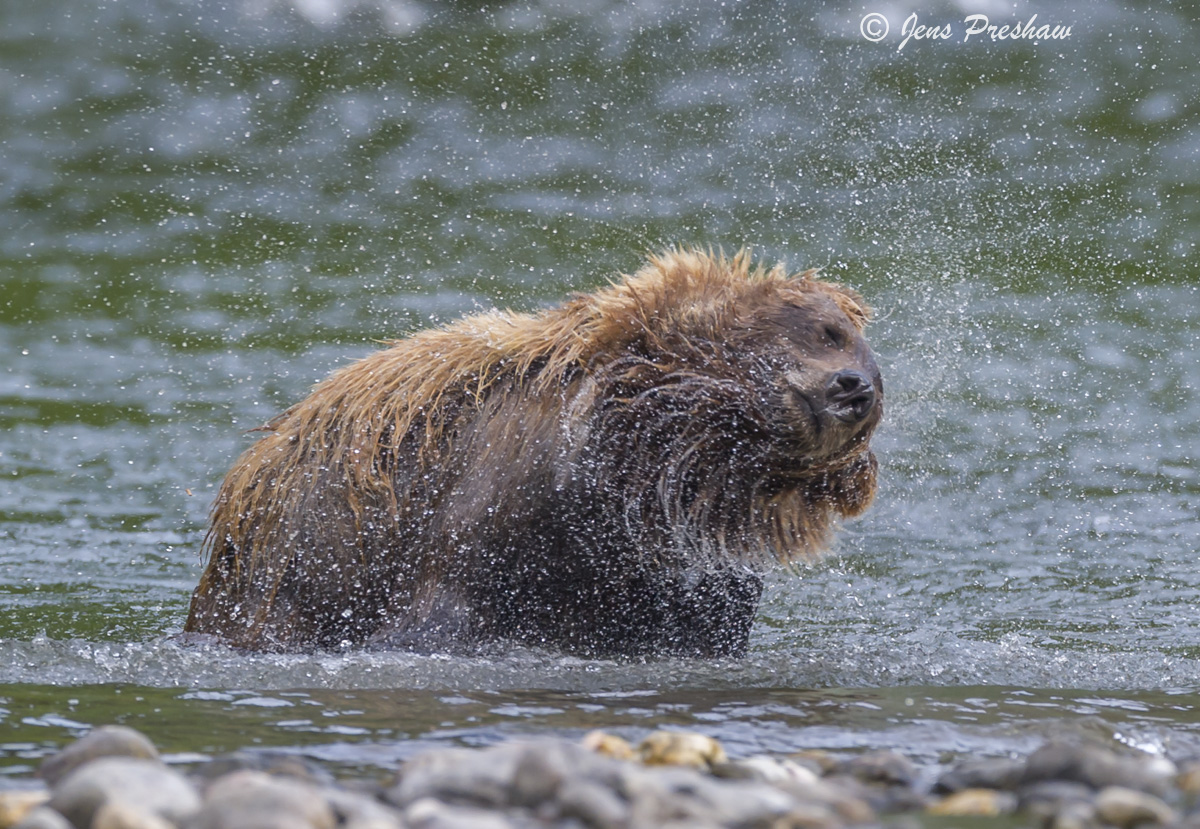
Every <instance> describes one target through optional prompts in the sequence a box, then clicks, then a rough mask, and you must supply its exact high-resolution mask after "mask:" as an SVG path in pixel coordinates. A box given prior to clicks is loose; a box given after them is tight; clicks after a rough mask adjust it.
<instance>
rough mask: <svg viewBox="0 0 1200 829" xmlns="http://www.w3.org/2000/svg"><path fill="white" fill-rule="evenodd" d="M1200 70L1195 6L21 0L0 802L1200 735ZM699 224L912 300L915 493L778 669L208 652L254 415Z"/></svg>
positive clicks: (16, 37)
mask: <svg viewBox="0 0 1200 829" xmlns="http://www.w3.org/2000/svg"><path fill="white" fill-rule="evenodd" d="M866 12H879V13H882V14H884V15H885V16H886V17H887V19H888V21H889V23H890V25H891V31H890V33H889V34H888V35H887V36H886V37H885V38H884V39H883V40H881V41H879V42H871V41H869V40H867V39H866V38H864V37H863V35H862V33H861V30H860V21H861V20H862V17H863V15H864V14H865V13H866ZM914 12H915V13H918V15H919V16H918V18H917V22H918V23H919V24H921V25H927V26H936V27H938V28H939V29H945V30H948V31H949V32H950V34H951V35H952V36H951V37H950V38H945V39H943V38H936V39H917V38H911V39H909V40H908V41H907V42H905V43H904V45H903V48H899V47H900V45H901V42H902V38H903V33H902V29H904V28H911V24H905V18H906V17H908V16H909V15H910V14H912V13H914ZM976 14H986V15H988V16H989V19H990V22H992V23H993V24H997V25H999V24H1012V23H1021V24H1024V23H1025V22H1026V21H1028V20H1029V19H1030V18H1031V17H1032V16H1033V15H1035V14H1036V15H1037V20H1036V25H1042V24H1043V23H1045V24H1049V25H1052V26H1053V25H1058V26H1070V29H1071V32H1070V36H1069V37H1068V38H1065V39H1058V40H1049V39H1047V40H1043V41H1040V42H1031V41H1029V40H1011V39H998V40H992V39H990V38H989V37H988V36H987V34H986V33H984V34H981V35H978V36H972V37H971V38H970V39H968V40H966V42H964V37H965V30H966V28H967V24H966V22H965V19H966V17H968V16H969V15H976ZM1198 46H1200V25H1198V24H1197V21H1196V19H1195V16H1194V15H1192V14H1191V13H1190V12H1188V11H1187V10H1186V8H1185V6H1184V4H1178V5H1173V4H1169V3H1159V4H1155V5H1154V6H1153V8H1152V9H1151V8H1148V7H1147V4H1140V3H1139V4H1133V3H1130V4H1124V3H1119V2H1108V3H1099V4H1089V5H1088V7H1087V9H1086V11H1083V10H1078V11H1071V10H1064V8H1063V7H1061V6H1048V5H1047V6H1037V5H1032V4H1025V3H1017V4H1016V5H1015V6H1013V5H1012V4H1006V3H997V2H994V0H978V2H974V0H971V2H967V0H963V2H961V3H944V2H936V0H935V2H930V3H928V4H926V5H921V6H919V7H917V6H914V7H911V8H909V7H904V6H901V5H896V4H879V5H878V7H874V6H870V5H869V4H868V6H859V5H857V4H839V3H828V4H800V3H787V2H747V3H739V4H724V5H721V4H716V3H711V4H710V3H683V4H680V3H661V2H644V3H630V4H624V3H612V4H609V3H603V2H601V3H572V2H550V0H546V2H544V3H537V2H514V3H487V4H473V3H435V2H417V1H416V0H364V2H358V3H356V2H352V1H351V0H303V1H302V0H295V2H294V4H292V3H288V2H284V0H274V1H273V0H219V2H218V1H217V0H212V1H206V2H196V3H193V2H182V0H124V1H123V2H103V0H101V1H100V2H96V3H91V4H78V3H72V2H68V0H43V1H42V2H38V3H16V2H9V3H3V4H0V228H2V230H3V233H2V234H0V354H2V355H3V359H2V361H0V774H2V775H7V776H8V777H9V778H15V777H20V776H22V775H26V774H28V773H29V772H30V770H31V769H32V768H34V767H35V766H36V765H37V763H38V762H39V760H40V758H41V757H42V756H44V755H45V754H46V753H47V752H49V751H52V750H53V749H54V748H55V747H57V746H60V745H62V744H63V743H64V742H65V741H67V740H69V739H71V738H72V737H73V736H77V735H78V734H79V733H81V732H82V731H84V730H85V729H86V728H87V727H89V726H91V725H96V724H101V723H108V722H124V723H127V724H130V725H133V726H135V727H138V728H141V729H142V730H144V731H145V732H146V733H147V734H149V735H150V736H151V738H152V739H154V740H155V741H156V742H157V743H158V744H159V745H160V747H162V748H163V750H164V751H166V752H168V753H170V754H172V755H174V756H175V757H177V758H187V757H190V756H192V753H193V752H198V751H225V750H233V749H237V748H244V747H260V748H267V747H274V748H279V749H283V750H287V751H293V752H301V753H304V754H305V755H307V756H309V757H312V758H314V759H315V760H318V761H320V762H323V763H327V764H329V765H330V766H332V767H335V768H353V769H372V768H377V767H382V766H390V765H394V764H395V762H397V760H399V759H401V758H403V757H406V756H409V755H411V754H412V753H413V752H415V751H417V750H419V749H421V748H424V747H427V746H429V745H436V744H465V745H476V744H486V743H490V742H494V741H496V740H500V739H505V738H508V737H512V736H515V735H529V734H563V735H575V734H579V733H582V731H584V730H586V729H589V728H592V727H596V726H602V727H605V728H610V729H612V730H615V731H617V732H618V733H622V734H625V735H626V736H629V737H632V738H636V737H638V736H640V735H641V734H644V733H645V732H646V731H647V730H649V729H651V728H655V727H660V726H669V727H685V728H690V729H696V730H700V731H704V732H706V733H709V734H712V735H714V736H716V737H718V738H720V739H721V740H723V741H724V742H725V743H726V745H727V747H728V748H729V750H730V751H731V753H733V754H749V753H753V752H755V751H764V750H765V751H790V750H796V749H799V748H812V747H819V748H828V749H834V750H857V749H862V748H871V747H890V748H897V749H899V750H901V751H904V752H905V753H908V754H909V755H911V756H913V757H914V758H916V759H918V760H919V761H920V762H922V763H924V764H926V765H929V764H933V763H936V762H939V761H941V760H944V759H945V758H946V757H948V756H953V755H955V754H960V753H975V754H1005V753H1010V752H1022V751H1028V750H1031V749H1032V748H1033V747H1035V746H1036V745H1037V744H1038V743H1039V742H1040V741H1041V740H1043V739H1045V738H1046V737H1047V736H1049V735H1051V734H1055V733H1061V732H1064V731H1065V732H1085V733H1094V734H1098V735H1102V736H1104V737H1106V738H1108V739H1111V740H1116V741H1119V742H1122V743H1126V744H1129V745H1134V746H1139V747H1142V748H1145V749H1147V750H1151V751H1156V752H1162V753H1165V754H1166V755H1167V756H1171V757H1184V756H1193V755H1200V696H1198V695H1197V692H1200V608H1198V607H1197V604H1198V599H1200V563H1198V562H1197V555H1196V553H1197V549H1198V547H1200V468H1198V466H1197V452H1198V450H1200V393H1198V389H1200V361H1198V360H1197V358H1196V355H1197V350H1198V345H1200V342H1198V341H1200V313H1198V311H1200V296H1198V295H1197V290H1196V284H1197V282H1198V281H1200V268H1198V266H1197V250H1196V242H1197V240H1198V239H1200V110H1198V109H1197V104H1196V96H1195V91H1194V90H1195V72H1196V58H1195V55H1196V50H1197V47H1198ZM678 242H682V243H695V244H702V245H709V244H711V245H714V246H718V245H719V246H722V247H724V248H725V249H726V250H734V249H737V248H738V247H740V246H742V245H751V246H753V248H754V250H755V251H756V253H757V255H758V256H759V257H760V258H763V259H767V260H784V261H786V262H788V263H789V264H790V265H791V266H793V267H795V268H801V267H807V266H818V267H821V268H823V269H824V273H825V275H826V276H827V277H829V278H833V279H836V280H839V281H844V282H846V283H849V284H851V285H853V286H855V287H857V288H858V289H859V290H861V291H862V292H863V293H864V294H865V295H866V296H867V297H868V298H869V299H870V301H871V302H872V304H873V305H874V306H875V307H876V309H877V311H878V318H877V321H876V322H875V324H874V325H873V327H872V329H871V332H870V334H871V340H872V342H873V344H874V346H875V349H876V351H877V353H878V355H879V359H880V364H881V366H882V368H883V372H884V376H885V382H886V384H887V388H888V412H887V419H886V421H885V423H884V425H883V426H882V428H881V429H880V431H879V433H878V438H877V440H876V447H877V454H878V455H879V458H880V461H881V464H882V467H883V473H882V485H881V490H880V494H879V498H878V500H877V503H876V506H875V507H874V509H873V510H872V511H871V512H870V513H868V514H867V516H865V517H864V518H863V519H861V520H859V521H856V522H854V523H853V524H851V525H849V526H847V527H846V529H845V531H844V532H843V533H842V534H841V536H840V538H839V540H838V542H837V544H836V546H835V548H834V549H833V550H832V551H831V552H830V554H829V555H828V556H827V557H826V558H825V559H824V560H823V561H822V562H821V563H819V564H818V565H816V566H814V567H812V568H809V569H805V570H801V571H799V572H796V573H780V574H774V575H773V576H772V578H771V583H770V586H769V590H768V595H767V598H766V601H765V603H764V606H763V608H762V611H761V614H760V617H759V620H758V622H757V624H756V626H755V631H754V635H753V639H752V647H751V650H750V653H749V654H748V655H747V656H746V657H745V658H744V659H739V660H725V661H718V662H703V661H688V660H684V661H678V660H666V661H654V660H651V661H648V662H636V663H625V662H610V661H588V660H579V659H571V658H564V657H561V656H558V655H554V654H549V653H538V652H529V651H517V652H498V653H495V654H491V655H488V656H481V657H478V658H473V659H464V658H448V657H438V656H413V655H409V654H403V653H349V654H338V655H334V654H326V655H316V656H311V655H310V656H246V655H239V654H235V653H232V652H229V651H226V650H222V649H219V648H186V647H181V646H180V645H178V644H177V643H176V642H175V641H174V640H173V639H172V638H171V636H172V634H173V633H176V632H178V631H179V629H180V627H181V625H182V622H183V619H184V615H185V612H186V606H187V601H188V597H189V594H190V591H191V589H192V588H193V586H194V585H195V583H196V580H197V578H198V575H199V571H200V562H199V558H198V554H199V547H200V541H201V538H202V535H203V529H204V523H205V516H206V512H207V510H208V507H209V505H210V503H211V499H212V496H213V493H214V491H215V487H216V486H217V485H218V484H219V482H220V479H221V477H222V475H223V474H224V472H225V470H226V469H227V468H228V466H229V464H230V463H231V462H232V460H233V458H234V457H235V456H236V455H237V453H238V452H239V451H240V450H241V448H243V447H244V446H245V445H247V443H248V441H249V440H250V439H251V438H250V437H248V436H247V435H246V434H245V431H246V430H247V429H250V428H253V427H254V426H256V425H258V424H260V423H262V422H264V421H265V420H267V419H268V418H270V417H271V416H272V415H273V414H274V413H276V412H278V411H280V410H281V409H283V408H284V407H286V406H287V405H288V404H289V403H291V402H293V401H295V400H297V399H298V398H299V397H301V396H302V395H303V394H304V393H305V390H306V389H307V388H308V387H309V386H310V385H311V384H312V383H313V382H315V381H316V380H318V379H319V378H321V377H322V376H324V375H325V374H326V373H328V372H329V371H330V370H332V369H333V368H335V367H337V366H339V365H342V364H344V363H345V362H346V361H347V360H349V359H352V358H355V357H358V356H361V355H363V354H365V353H367V352H368V351H369V350H371V349H372V348H374V347H375V346H376V343H377V341H378V340H380V339H383V338H387V337H395V336H400V335H403V334H405V333H408V332H411V331H414V330H417V329H418V328H420V327H423V326H426V325H429V324H434V323H437V322H440V321H445V320H449V319H453V318H454V317H456V316H457V315H459V314H462V313H467V312H471V311H473V310H476V309H480V308H488V307H493V306H505V307H513V308H518V309H535V308H538V307H542V306H545V305H547V304H549V303H553V302H556V301H559V300H561V299H562V298H564V297H565V296H567V295H569V294H570V293H571V292H572V291H578V290H589V289H592V288H595V287H597V286H599V285H602V284H604V281H605V280H606V279H607V278H608V277H609V276H611V275H612V274H614V273H617V272H622V271H625V272H627V271H630V270H632V269H635V268H636V267H637V266H638V263H639V260H640V257H641V255H642V253H643V252H644V251H646V250H652V249H657V248H661V247H664V246H666V245H669V244H673V243H678ZM0 785H3V782H2V778H0Z"/></svg>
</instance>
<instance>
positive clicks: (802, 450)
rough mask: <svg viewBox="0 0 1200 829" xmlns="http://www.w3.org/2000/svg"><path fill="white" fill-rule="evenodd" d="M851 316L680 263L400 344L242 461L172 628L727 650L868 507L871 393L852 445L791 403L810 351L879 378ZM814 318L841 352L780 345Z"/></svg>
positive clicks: (335, 638) (811, 296)
mask: <svg viewBox="0 0 1200 829" xmlns="http://www.w3.org/2000/svg"><path fill="white" fill-rule="evenodd" d="M869 314H870V311H869V309H868V308H867V306H866V304H865V303H864V302H863V301H862V299H861V297H859V295H858V294H856V293H855V292H853V291H851V290H848V289H846V288H843V287H840V286H838V285H834V284H832V283H828V282H824V281H822V280H819V279H817V278H816V277H815V272H813V271H807V272H804V273H802V274H798V275H794V276H793V275H789V274H788V273H787V272H786V271H785V270H784V269H782V268H781V267H775V268H771V269H764V268H761V267H757V268H756V267H752V266H751V263H750V257H749V256H748V254H746V253H745V252H742V253H739V254H737V255H736V256H734V257H732V258H726V257H724V256H722V255H714V254H712V253H711V252H709V253H706V252H702V251H698V250H674V251H670V252H667V253H664V254H661V255H658V256H654V257H651V258H650V259H649V261H648V263H647V264H646V265H645V266H644V267H643V268H642V269H641V270H639V271H638V272H637V273H635V274H634V275H632V276H627V277H623V278H621V279H620V280H618V281H615V282H614V283H613V284H611V285H610V286H609V287H606V288H604V289H602V290H599V291H597V292H595V293H591V294H585V295H579V296H576V297H575V298H574V299H572V300H570V301H568V302H567V303H565V304H564V305H562V306H560V307H556V308H552V309H549V310H546V311H543V312H540V313H536V314H516V313H510V312H505V311H493V312H489V313H484V314H479V315H475V316H470V317H466V318H464V319H461V320H459V321H457V322H455V323H453V324H451V325H448V326H446V327H444V328H440V329H434V330H427V331H422V332H420V333H418V334H415V335H414V336H411V337H409V338H406V339H402V340H398V341H395V342H392V343H390V344H389V345H390V347H388V348H386V349H384V350H381V351H378V352H376V353H374V354H371V355H369V356H368V357H366V358H365V359H362V360H360V361H358V362H356V363H353V364H351V365H349V366H347V367H345V368H343V369H341V370H339V371H337V372H335V373H334V374H332V375H331V376H330V377H329V378H328V379H326V380H325V381H323V382H322V383H320V384H319V385H317V386H316V388H315V389H314V390H313V392H312V394H311V395H310V396H309V397H308V398H306V399H305V400H303V401H301V402H300V403H298V404H296V405H295V406H293V407H292V408H290V409H288V410H287V411H286V412H284V413H283V414H281V415H279V416H278V417H277V418H275V419H274V420H272V421H271V422H270V423H269V424H267V425H266V426H265V427H263V431H264V432H265V435H264V436H263V437H262V438H261V439H260V440H259V441H258V442H256V443H255V444H254V445H252V446H251V447H250V448H249V449H247V450H246V451H245V453H243V455H242V456H241V457H240V458H239V459H238V460H237V462H236V463H235V465H234V467H233V469H232V470H231V471H230V472H229V474H228V476H227V477H226V479H225V481H224V483H223V485H222V487H221V490H220V492H219V494H218V496H217V499H216V503H215V505H214V508H213V512H212V517H211V520H212V523H211V527H210V529H209V532H208V535H207V537H206V540H205V550H206V552H207V553H208V556H209V561H208V566H207V569H206V570H205V572H204V574H203V577H202V579H201V582H200V585H199V586H198V587H197V589H196V592H195V595H194V597H193V601H192V607H191V613H190V615H189V618H188V621H187V625H186V630H188V631H191V632H198V633H211V634H216V635H217V636H219V637H220V638H222V639H224V640H226V641H228V642H230V643H231V644H234V645H236V646H240V647H247V648H253V649H274V650H288V649H298V648H312V647H340V646H347V645H353V644H361V643H364V642H371V641H374V642H379V643H383V644H398V645H404V646H416V647H425V648H443V647H454V646H461V645H463V644H470V643H476V642H479V641H487V640H492V639H496V638H516V639H520V640H523V641H530V642H535V643H545V644H548V645H553V646H559V647H565V648H568V649H574V650H578V651H583V652H618V653H637V652H682V653H693V652H694V653H720V652H736V651H737V650H739V649H740V648H741V647H744V640H745V636H746V635H747V634H748V630H749V623H750V617H752V615H753V607H754V606H755V605H756V604H757V597H758V587H759V584H758V581H757V577H756V576H755V575H754V572H755V571H756V570H757V569H758V568H760V567H761V566H763V565H764V563H765V562H766V561H768V560H770V559H776V560H779V561H783V562H790V561H795V560H798V559H804V558H806V557H808V556H811V555H812V554H813V553H815V552H816V551H818V550H819V549H820V548H821V547H822V546H823V545H824V544H825V543H826V541H827V538H828V535H829V532H830V529H831V527H832V525H833V523H834V521H835V519H836V518H837V517H839V516H850V515H855V514H858V513H859V512H861V511H862V510H863V509H865V508H866V506H867V505H868V504H869V502H870V500H871V497H872V495H873V493H874V489H875V461H874V457H873V456H872V455H871V453H870V451H869V448H868V443H867V441H868V438H869V436H870V432H871V430H873V428H874V426H875V424H876V423H877V422H878V419H879V415H880V413H881V406H882V402H881V401H882V386H881V385H879V383H878V381H876V382H875V385H876V386H878V394H879V401H880V402H879V404H878V405H877V406H876V409H877V410H876V411H874V412H873V413H872V416H871V418H870V420H869V422H866V423H864V424H863V425H861V427H855V428H856V429H857V431H852V430H849V431H848V430H845V429H841V427H838V429H833V428H828V429H823V431H822V430H821V429H818V427H817V426H813V425H811V424H809V425H806V421H805V417H797V416H796V412H795V411H794V407H790V404H789V403H788V402H787V400H788V399H790V398H787V397H786V395H787V393H788V392H787V389H788V388H790V386H789V384H791V386H798V387H801V386H804V385H805V383H815V382H816V380H812V381H810V380H807V379H805V378H807V377H808V376H809V374H810V373H814V376H815V369H812V365H813V363H814V360H820V361H825V362H822V363H821V365H822V366H824V365H825V363H829V365H830V366H832V367H834V368H836V367H838V366H840V365H841V364H842V363H845V364H846V365H852V366H858V365H860V364H864V361H865V364H868V365H867V369H869V371H870V373H872V374H873V375H874V376H875V377H876V378H877V376H878V371H877V369H875V368H874V363H873V361H872V360H871V359H870V353H869V350H867V349H866V346H865V344H863V343H862V342H861V337H860V336H859V334H860V332H861V330H862V329H863V327H864V326H865V325H866V323H867V320H868V318H869ZM788 315H791V316H788ZM839 315H840V316H839ZM785 320H786V322H785ZM796 320H799V322H796ZM822 320H825V321H828V320H833V322H822ZM846 322H848V323H849V325H848V326H847V325H844V323H846ZM813 325H826V326H830V325H834V326H841V327H842V328H848V329H849V330H850V331H851V336H852V337H853V338H854V339H853V342H851V343H850V345H849V346H846V347H842V348H841V349H840V350H838V349H833V348H829V349H827V351H829V354H830V355H832V356H826V354H825V352H824V351H822V352H820V353H819V354H818V355H817V357H816V358H811V359H810V358H807V357H805V356H804V355H803V354H802V353H801V351H803V349H802V348H801V346H799V345H796V342H799V340H798V339H797V337H799V336H800V335H799V334H797V333H795V332H793V331H792V329H794V328H797V329H805V328H806V327H811V326H813ZM800 333H802V334H803V333H804V332H803V331H801V332H800ZM805 336H807V334H805ZM788 337H791V338H792V339H788ZM805 342H807V340H805ZM804 348H807V349H808V350H810V351H811V350H812V349H811V348H810V347H809V346H804ZM835 352H836V353H835ZM805 353H807V352H805ZM810 370H811V371H810ZM807 417H808V418H810V419H811V418H812V417H815V418H816V421H817V422H819V421H820V419H821V416H820V414H819V413H818V414H817V415H815V416H813V415H807ZM835 425H836V424H835ZM822 428H823V427H822ZM839 430H840V431H839ZM843 432H845V434H843ZM810 433H811V434H810ZM747 605H748V606H749V610H748V611H747ZM747 612H749V617H747ZM639 613H640V614H641V616H640V617H638V618H640V619H641V621H638V619H634V620H632V621H630V620H629V619H627V618H626V617H628V616H629V615H630V614H634V615H636V614H639ZM708 615H711V616H712V618H711V619H708V618H699V617H707V616H708ZM706 625H708V626H709V627H711V628H712V629H711V630H709V629H708V628H707V627H706ZM724 627H734V628H737V630H733V631H729V632H725V631H723V630H722V628H724ZM724 637H729V641H728V642H726V641H725V638H724ZM709 640H712V641H709Z"/></svg>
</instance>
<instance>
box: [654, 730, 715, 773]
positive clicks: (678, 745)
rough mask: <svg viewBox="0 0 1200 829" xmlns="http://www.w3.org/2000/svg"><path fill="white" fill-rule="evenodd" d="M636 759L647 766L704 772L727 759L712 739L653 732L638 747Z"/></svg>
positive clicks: (668, 732)
mask: <svg viewBox="0 0 1200 829" xmlns="http://www.w3.org/2000/svg"><path fill="white" fill-rule="evenodd" d="M637 750H638V757H639V759H641V761H642V762H643V763H645V764H646V765H647V766H690V767H692V768H698V769H707V768H709V767H711V766H713V765H714V764H716V763H723V762H725V761H726V760H727V759H728V758H727V757H726V756H725V749H724V748H722V747H721V744H720V743H718V742H717V741H716V740H714V739H713V738H712V737H709V736H706V735H704V734H696V733H694V732H690V731H655V732H653V733H652V734H649V735H647V737H646V738H645V739H644V740H642V741H641V743H639V744H638V749H637Z"/></svg>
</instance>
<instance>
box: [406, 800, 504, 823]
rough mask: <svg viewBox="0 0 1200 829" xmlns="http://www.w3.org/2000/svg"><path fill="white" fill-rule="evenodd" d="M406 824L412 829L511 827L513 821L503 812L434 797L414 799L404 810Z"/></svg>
mask: <svg viewBox="0 0 1200 829" xmlns="http://www.w3.org/2000/svg"><path fill="white" fill-rule="evenodd" d="M404 821H405V825H406V826H410V827H412V829H511V827H512V826H513V823H512V821H510V820H508V819H507V818H505V817H504V816H503V815H501V814H497V813H496V812H490V811H486V810H484V809H475V808H471V807H466V806H450V805H448V804H445V803H441V802H439V801H437V800H435V799H433V798H432V797H422V798H419V799H417V800H414V801H413V802H412V803H411V804H410V805H409V806H408V808H407V809H405V810H404Z"/></svg>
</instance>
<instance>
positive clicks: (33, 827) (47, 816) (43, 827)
mask: <svg viewBox="0 0 1200 829" xmlns="http://www.w3.org/2000/svg"><path fill="white" fill-rule="evenodd" d="M13 829H73V827H72V826H71V822H70V821H69V820H67V819H66V818H65V817H63V816H62V815H60V814H59V813H58V812H56V811H54V810H53V809H51V808H50V807H49V806H38V807H37V808H35V809H33V810H32V811H30V812H29V813H28V814H26V815H25V817H23V818H21V821H20V822H19V823H17V824H14V825H13Z"/></svg>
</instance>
